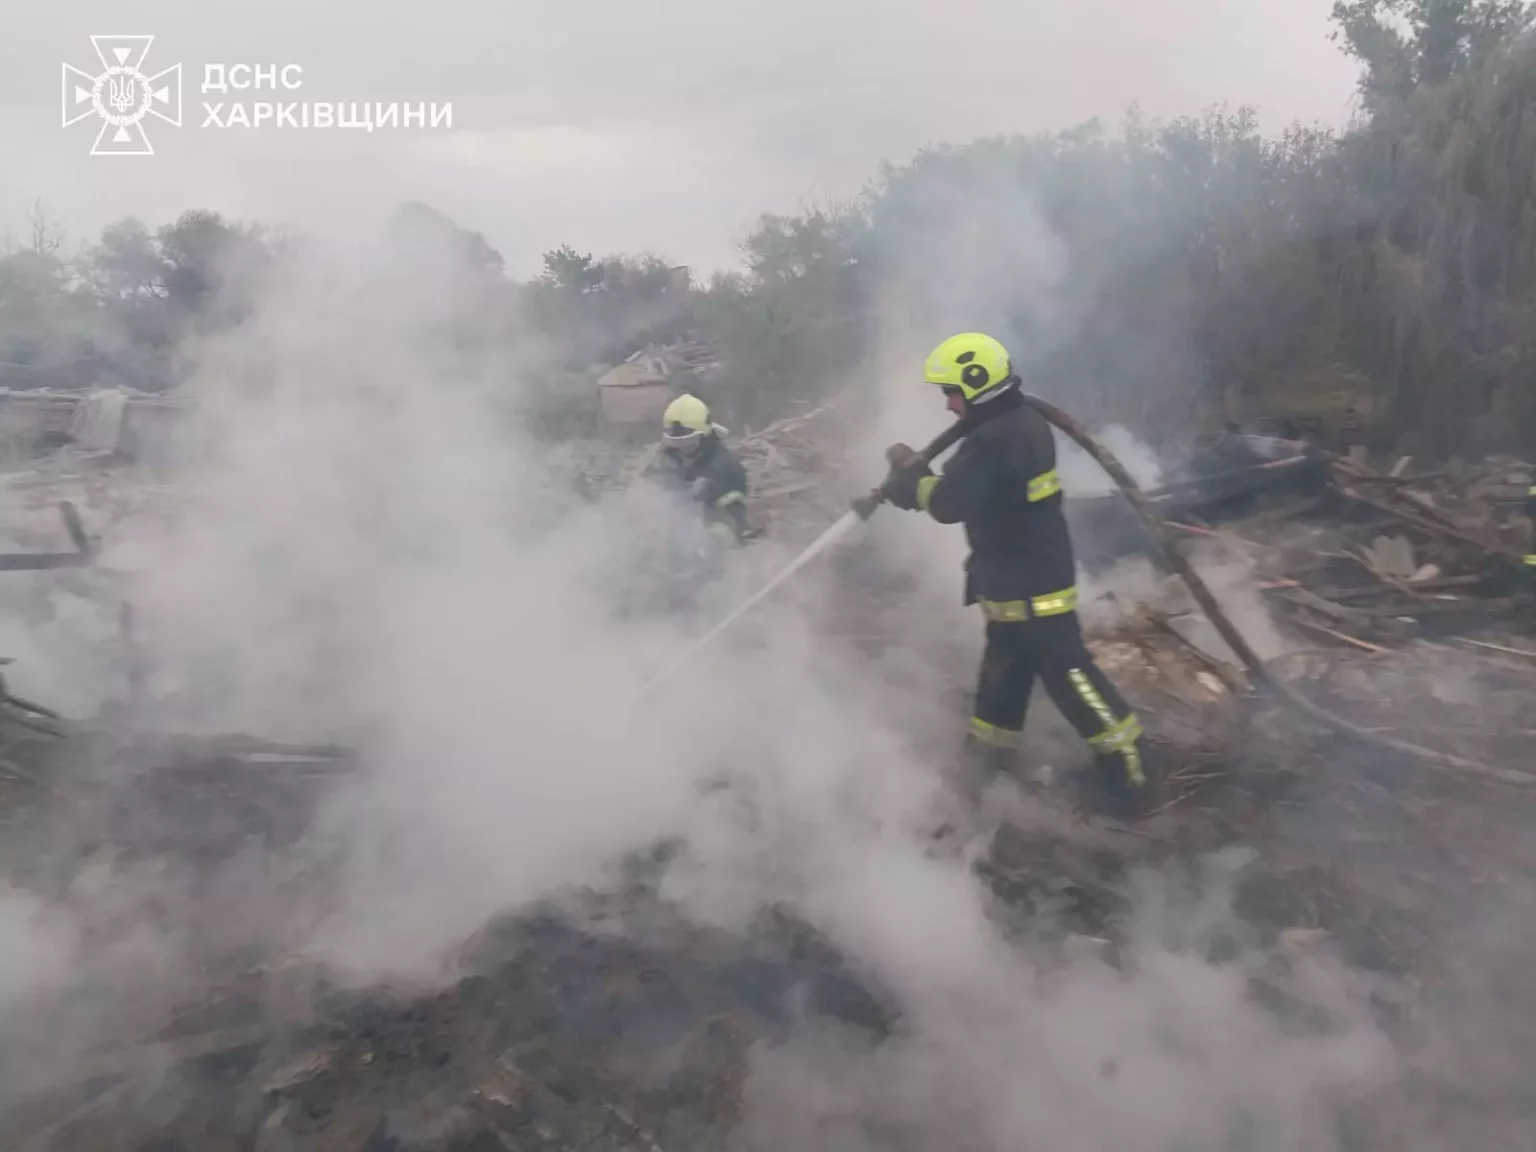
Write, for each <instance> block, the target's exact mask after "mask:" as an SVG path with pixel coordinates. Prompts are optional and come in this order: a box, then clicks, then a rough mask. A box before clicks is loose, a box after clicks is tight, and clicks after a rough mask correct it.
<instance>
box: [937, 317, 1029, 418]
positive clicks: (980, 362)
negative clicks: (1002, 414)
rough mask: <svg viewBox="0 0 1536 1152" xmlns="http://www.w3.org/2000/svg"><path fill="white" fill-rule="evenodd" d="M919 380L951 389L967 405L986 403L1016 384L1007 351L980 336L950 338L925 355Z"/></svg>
mask: <svg viewBox="0 0 1536 1152" xmlns="http://www.w3.org/2000/svg"><path fill="white" fill-rule="evenodd" d="M923 379H925V380H927V381H928V383H930V384H937V385H939V386H940V387H941V388H953V389H955V390H956V391H957V392H959V393H960V395H962V396H964V397H965V400H966V403H968V404H975V403H980V402H981V401H984V400H990V399H991V398H992V397H993V396H996V395H998V394H999V393H1001V392H1002V391H1003V390H1004V388H1005V386H1007V385H1011V384H1014V383H1017V378H1016V377H1015V376H1014V375H1013V362H1012V361H1011V360H1010V359H1009V358H1008V349H1006V348H1004V347H1003V346H1002V344H1000V343H998V341H996V340H994V339H992V337H990V336H984V335H982V333H980V332H962V333H960V334H959V335H958V336H951V337H950V338H949V339H948V340H946V341H944V343H942V344H940V345H939V346H938V347H937V348H935V349H934V350H933V351H932V352H930V353H928V363H927V364H926V365H925V366H924V369H923Z"/></svg>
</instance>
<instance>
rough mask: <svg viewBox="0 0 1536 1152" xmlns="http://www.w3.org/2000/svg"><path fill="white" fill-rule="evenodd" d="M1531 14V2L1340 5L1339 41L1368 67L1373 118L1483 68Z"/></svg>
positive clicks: (1363, 84)
mask: <svg viewBox="0 0 1536 1152" xmlns="http://www.w3.org/2000/svg"><path fill="white" fill-rule="evenodd" d="M1532 16H1533V7H1532V4H1531V3H1530V0H1335V3H1334V5H1333V15H1332V20H1333V24H1334V26H1335V31H1334V33H1333V39H1334V40H1335V42H1342V44H1343V47H1344V51H1345V52H1347V53H1348V54H1349V55H1350V56H1352V57H1354V58H1355V59H1356V60H1358V61H1359V62H1360V63H1361V65H1362V66H1363V71H1362V73H1361V77H1360V94H1361V97H1362V98H1363V99H1364V101H1365V105H1366V109H1367V111H1369V112H1371V113H1372V114H1374V113H1375V112H1377V111H1379V110H1381V109H1382V108H1384V107H1388V106H1391V105H1392V104H1396V103H1401V102H1402V101H1405V100H1407V99H1408V98H1409V97H1410V96H1412V95H1413V93H1414V92H1415V91H1416V90H1418V89H1419V88H1420V87H1421V86H1428V87H1433V86H1436V85H1440V84H1444V83H1445V82H1446V81H1448V80H1450V79H1451V78H1452V77H1453V76H1458V75H1464V74H1466V73H1467V72H1469V71H1471V70H1473V69H1475V68H1477V67H1478V66H1479V65H1480V64H1481V63H1482V62H1483V61H1484V60H1485V59H1486V58H1487V55H1488V53H1489V51H1490V50H1492V48H1493V47H1494V46H1496V45H1498V44H1501V43H1507V42H1508V41H1509V40H1510V38H1511V37H1512V36H1513V34H1514V33H1516V32H1518V31H1520V30H1521V29H1523V28H1525V27H1527V26H1529V24H1530V23H1531V20H1532Z"/></svg>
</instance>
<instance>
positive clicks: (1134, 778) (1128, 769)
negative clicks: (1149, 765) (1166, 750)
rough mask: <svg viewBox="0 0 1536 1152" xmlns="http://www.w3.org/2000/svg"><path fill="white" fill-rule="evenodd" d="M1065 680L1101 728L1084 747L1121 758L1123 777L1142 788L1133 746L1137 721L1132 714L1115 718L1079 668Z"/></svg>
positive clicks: (1143, 778)
mask: <svg viewBox="0 0 1536 1152" xmlns="http://www.w3.org/2000/svg"><path fill="white" fill-rule="evenodd" d="M1067 679H1068V680H1069V681H1070V682H1071V684H1072V687H1073V688H1074V689H1075V690H1076V691H1077V694H1078V695H1079V696H1081V697H1082V699H1083V703H1084V704H1087V705H1088V707H1089V708H1091V709H1092V710H1093V714H1094V715H1095V716H1097V717H1098V718H1099V723H1101V724H1103V725H1104V731H1102V732H1100V733H1099V734H1098V735H1097V736H1090V737H1088V746H1089V747H1090V748H1092V749H1093V750H1094V751H1095V752H1096V753H1100V754H1102V755H1109V756H1113V755H1119V756H1123V757H1125V774H1126V776H1128V777H1129V778H1130V781H1131V783H1132V784H1137V785H1140V784H1145V783H1146V782H1147V778H1146V776H1145V775H1144V774H1143V773H1142V770H1141V749H1140V748H1139V747H1138V746H1137V744H1136V742H1137V741H1138V740H1140V739H1141V721H1140V719H1138V718H1137V716H1136V713H1134V712H1131V713H1129V714H1127V715H1126V716H1124V717H1123V718H1122V717H1116V716H1115V712H1114V709H1112V708H1111V707H1110V706H1109V702H1108V701H1107V700H1105V699H1104V697H1103V696H1101V695H1100V694H1099V690H1098V689H1097V688H1095V687H1094V686H1093V682H1092V681H1091V680H1089V679H1088V674H1087V673H1086V672H1084V671H1083V670H1082V669H1081V668H1073V669H1071V670H1070V671H1069V672H1068V673H1067Z"/></svg>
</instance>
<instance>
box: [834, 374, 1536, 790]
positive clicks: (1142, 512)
mask: <svg viewBox="0 0 1536 1152" xmlns="http://www.w3.org/2000/svg"><path fill="white" fill-rule="evenodd" d="M1024 399H1025V402H1026V403H1028V404H1029V405H1030V406H1031V407H1033V408H1034V409H1035V410H1036V411H1037V412H1039V413H1040V415H1042V416H1043V417H1045V419H1046V420H1047V421H1048V422H1049V423H1050V424H1051V425H1052V426H1053V427H1055V428H1056V429H1058V430H1059V431H1060V432H1061V433H1062V434H1063V435H1065V436H1066V437H1068V438H1069V439H1070V440H1071V441H1072V442H1073V443H1075V444H1076V445H1077V446H1078V447H1079V448H1081V449H1082V450H1083V451H1084V452H1086V453H1088V455H1089V456H1091V457H1093V459H1094V461H1095V462H1096V463H1097V464H1098V465H1099V467H1101V468H1103V469H1104V471H1105V472H1106V473H1107V474H1108V475H1109V478H1110V479H1111V480H1113V481H1114V483H1115V486H1116V487H1117V488H1119V489H1120V492H1121V494H1122V495H1123V496H1124V497H1125V499H1126V502H1127V503H1129V504H1130V506H1131V509H1132V511H1133V512H1135V514H1136V518H1137V519H1138V520H1139V521H1140V522H1141V525H1142V527H1143V528H1144V529H1146V532H1147V535H1148V537H1149V538H1150V539H1151V541H1152V542H1153V544H1154V545H1155V548H1156V552H1157V556H1156V558H1157V559H1159V560H1161V561H1162V562H1163V564H1164V565H1165V566H1166V567H1167V568H1168V569H1169V570H1170V571H1172V572H1173V573H1174V574H1175V575H1176V576H1178V577H1179V579H1180V580H1181V581H1183V583H1184V586H1185V587H1186V588H1188V589H1189V593H1190V596H1191V597H1193V599H1194V601H1195V603H1196V604H1198V605H1199V606H1200V610H1201V611H1202V612H1203V613H1204V614H1205V616H1206V618H1207V619H1208V620H1210V622H1211V625H1212V627H1214V628H1215V629H1216V633H1217V635H1219V636H1220V637H1221V638H1222V640H1223V641H1225V642H1226V644H1227V647H1229V648H1230V649H1231V650H1232V652H1233V654H1234V655H1236V657H1237V658H1238V660H1239V661H1241V662H1242V664H1243V666H1244V668H1246V669H1247V671H1248V673H1249V675H1250V676H1251V677H1252V680H1253V683H1254V685H1255V686H1256V687H1261V688H1263V689H1265V690H1267V691H1269V692H1271V693H1272V694H1273V695H1274V696H1275V697H1276V698H1277V699H1278V700H1279V701H1280V702H1281V703H1282V704H1284V705H1286V706H1287V707H1288V708H1290V709H1291V710H1292V711H1294V712H1297V713H1299V714H1300V715H1302V716H1304V717H1306V718H1307V719H1309V720H1311V721H1313V722H1314V723H1316V724H1320V725H1322V726H1323V727H1324V728H1327V729H1329V730H1331V731H1333V732H1334V733H1336V734H1338V735H1340V736H1343V737H1345V738H1347V739H1349V740H1351V741H1354V742H1355V743H1358V744H1361V745H1364V746H1367V747H1372V748H1377V749H1380V750H1382V751H1386V752H1394V753H1397V754H1399V755H1402V756H1409V757H1412V758H1413V759H1416V760H1418V761H1420V762H1422V763H1424V764H1426V765H1428V766H1430V767H1432V768H1437V769H1441V770H1444V771H1449V772H1456V773H1461V774H1463V775H1472V776H1478V777H1481V778H1483V779H1486V780H1494V781H1497V782H1499V783H1501V784H1509V785H1514V786H1517V787H1527V788H1528V787H1532V786H1536V776H1531V775H1526V774H1524V773H1519V772H1508V771H1505V770H1503V769H1500V768H1494V767H1490V766H1489V765H1486V764H1481V763H1479V762H1477V761H1475V760H1469V759H1467V758H1466V757H1463V756H1457V755H1455V754H1454V753H1450V752H1441V751H1438V750H1436V749H1434V748H1426V747H1424V746H1423V745H1420V744H1414V743H1411V742H1410V741H1407V740H1397V739H1394V738H1392V737H1389V736H1382V735H1380V734H1379V733H1376V732H1372V731H1371V730H1369V729H1367V728H1362V727H1361V726H1360V725H1358V724H1354V723H1351V722H1350V721H1348V720H1346V719H1344V718H1343V717H1342V716H1339V715H1337V714H1335V713H1333V712H1330V711H1328V710H1327V709H1326V708H1323V707H1321V706H1320V705H1318V704H1315V703H1313V702H1312V701H1311V700H1308V699H1307V698H1306V697H1305V696H1303V695H1301V694H1300V693H1299V692H1297V691H1296V689H1295V688H1293V687H1292V686H1291V685H1290V684H1289V683H1287V682H1286V681H1284V680H1282V679H1280V678H1279V677H1278V676H1276V675H1275V674H1274V672H1273V670H1272V669H1271V668H1270V667H1269V666H1268V665H1267V664H1266V663H1265V661H1264V660H1263V659H1262V658H1261V657H1260V656H1259V654H1258V653H1257V652H1256V651H1255V650H1254V648H1253V645H1251V644H1250V643H1248V640H1247V638H1246V637H1244V636H1243V634H1242V632H1241V631H1239V630H1238V628H1237V626H1236V625H1234V624H1233V623H1232V620H1231V618H1230V617H1229V616H1228V615H1227V614H1226V613H1225V612H1224V611H1222V608H1221V605H1220V604H1219V603H1218V602H1217V600H1216V597H1215V596H1214V595H1213V594H1212V592H1211V590H1210V588H1209V586H1207V584H1206V583H1205V581H1204V580H1203V579H1201V577H1200V574H1199V573H1198V572H1196V571H1195V569H1194V566H1193V565H1191V564H1190V562H1189V561H1188V559H1186V558H1185V556H1184V554H1183V552H1182V551H1180V549H1179V547H1178V546H1177V544H1176V543H1175V542H1174V540H1173V538H1172V535H1171V534H1170V532H1169V530H1168V526H1167V524H1166V523H1165V522H1164V521H1163V518H1162V517H1161V516H1159V515H1158V514H1157V513H1156V512H1155V511H1154V510H1153V508H1152V506H1151V504H1150V503H1149V501H1148V500H1147V498H1146V494H1145V493H1144V492H1143V491H1142V490H1141V486H1140V485H1139V484H1137V483H1136V481H1135V479H1134V478H1132V476H1131V474H1130V473H1129V472H1128V471H1126V469H1125V466H1124V465H1123V464H1121V463H1120V461H1119V460H1118V459H1117V458H1116V457H1115V455H1114V453H1112V452H1111V451H1110V450H1109V449H1108V448H1106V447H1104V445H1102V444H1101V443H1099V442H1098V441H1097V440H1095V439H1094V438H1093V437H1092V436H1091V435H1089V433H1088V432H1087V431H1086V430H1085V429H1084V428H1083V427H1082V425H1080V424H1079V423H1078V422H1077V421H1076V420H1075V419H1073V418H1072V417H1071V416H1070V415H1068V414H1067V413H1066V412H1064V411H1062V410H1061V409H1060V408H1058V407H1056V406H1055V405H1054V404H1051V403H1049V402H1048V401H1045V400H1042V399H1040V398H1039V397H1037V396H1030V395H1028V394H1025V396H1024ZM972 427H974V425H973V424H972V423H971V422H970V421H967V420H964V419H962V420H957V421H955V422H954V423H953V424H952V425H950V426H949V427H948V428H947V429H945V430H944V432H942V433H941V434H940V435H939V436H938V437H936V438H935V439H934V440H933V442H932V443H931V444H929V445H928V446H927V447H926V448H924V449H923V450H922V451H921V452H919V453H918V456H919V457H920V458H921V460H922V461H923V463H925V464H928V463H932V462H933V461H934V460H935V459H937V458H938V457H939V456H941V455H943V454H944V453H945V452H946V451H947V450H948V449H949V448H951V447H953V446H954V445H955V444H957V443H958V442H959V441H960V440H962V439H963V438H964V437H965V436H966V434H967V433H968V432H970V431H971V428H972ZM890 484H891V479H889V478H888V479H887V480H886V481H885V483H884V484H882V485H881V486H880V487H879V488H876V489H875V490H874V491H873V492H871V493H869V494H868V495H867V496H862V497H860V498H859V499H857V500H855V501H854V502H853V510H854V512H855V513H857V515H858V516H859V518H860V519H861V520H868V519H869V518H870V516H872V515H874V512H875V509H877V508H878V507H879V506H880V505H881V504H883V503H885V502H886V500H887V498H888V497H887V493H888V490H889V486H890Z"/></svg>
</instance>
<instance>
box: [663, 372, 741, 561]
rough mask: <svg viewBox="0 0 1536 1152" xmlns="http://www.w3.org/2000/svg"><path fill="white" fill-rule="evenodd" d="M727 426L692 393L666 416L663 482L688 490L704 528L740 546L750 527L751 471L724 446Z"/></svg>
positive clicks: (718, 538) (672, 405)
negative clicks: (710, 415)
mask: <svg viewBox="0 0 1536 1152" xmlns="http://www.w3.org/2000/svg"><path fill="white" fill-rule="evenodd" d="M725 434H726V429H724V428H722V427H720V425H718V424H715V423H713V422H712V421H711V420H710V417H709V408H708V406H707V405H706V404H705V403H704V401H702V400H700V399H699V398H698V397H697V396H690V395H688V394H687V393H684V394H683V395H681V396H679V397H678V398H677V399H676V400H674V401H672V403H670V404H668V405H667V410H666V411H665V412H663V413H662V416H661V453H660V455H659V456H658V458H657V467H658V469H659V471H660V473H661V476H662V478H663V482H664V483H666V484H667V485H668V486H669V487H671V488H673V489H674V490H677V491H686V492H687V493H688V494H689V495H690V496H691V498H692V499H693V500H694V501H695V502H696V503H697V504H698V505H699V509H700V512H701V513H702V515H703V519H704V528H705V530H706V531H708V532H709V533H710V534H711V536H712V537H714V539H715V540H716V541H717V542H718V543H720V544H722V545H725V544H739V543H741V542H742V541H743V540H745V539H746V538H747V536H748V535H749V533H748V531H747V472H746V469H744V468H743V467H742V466H741V461H739V460H737V459H736V457H735V456H733V455H732V454H731V450H730V449H729V448H727V447H726V446H725V441H724V439H723V438H724V436H725Z"/></svg>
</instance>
